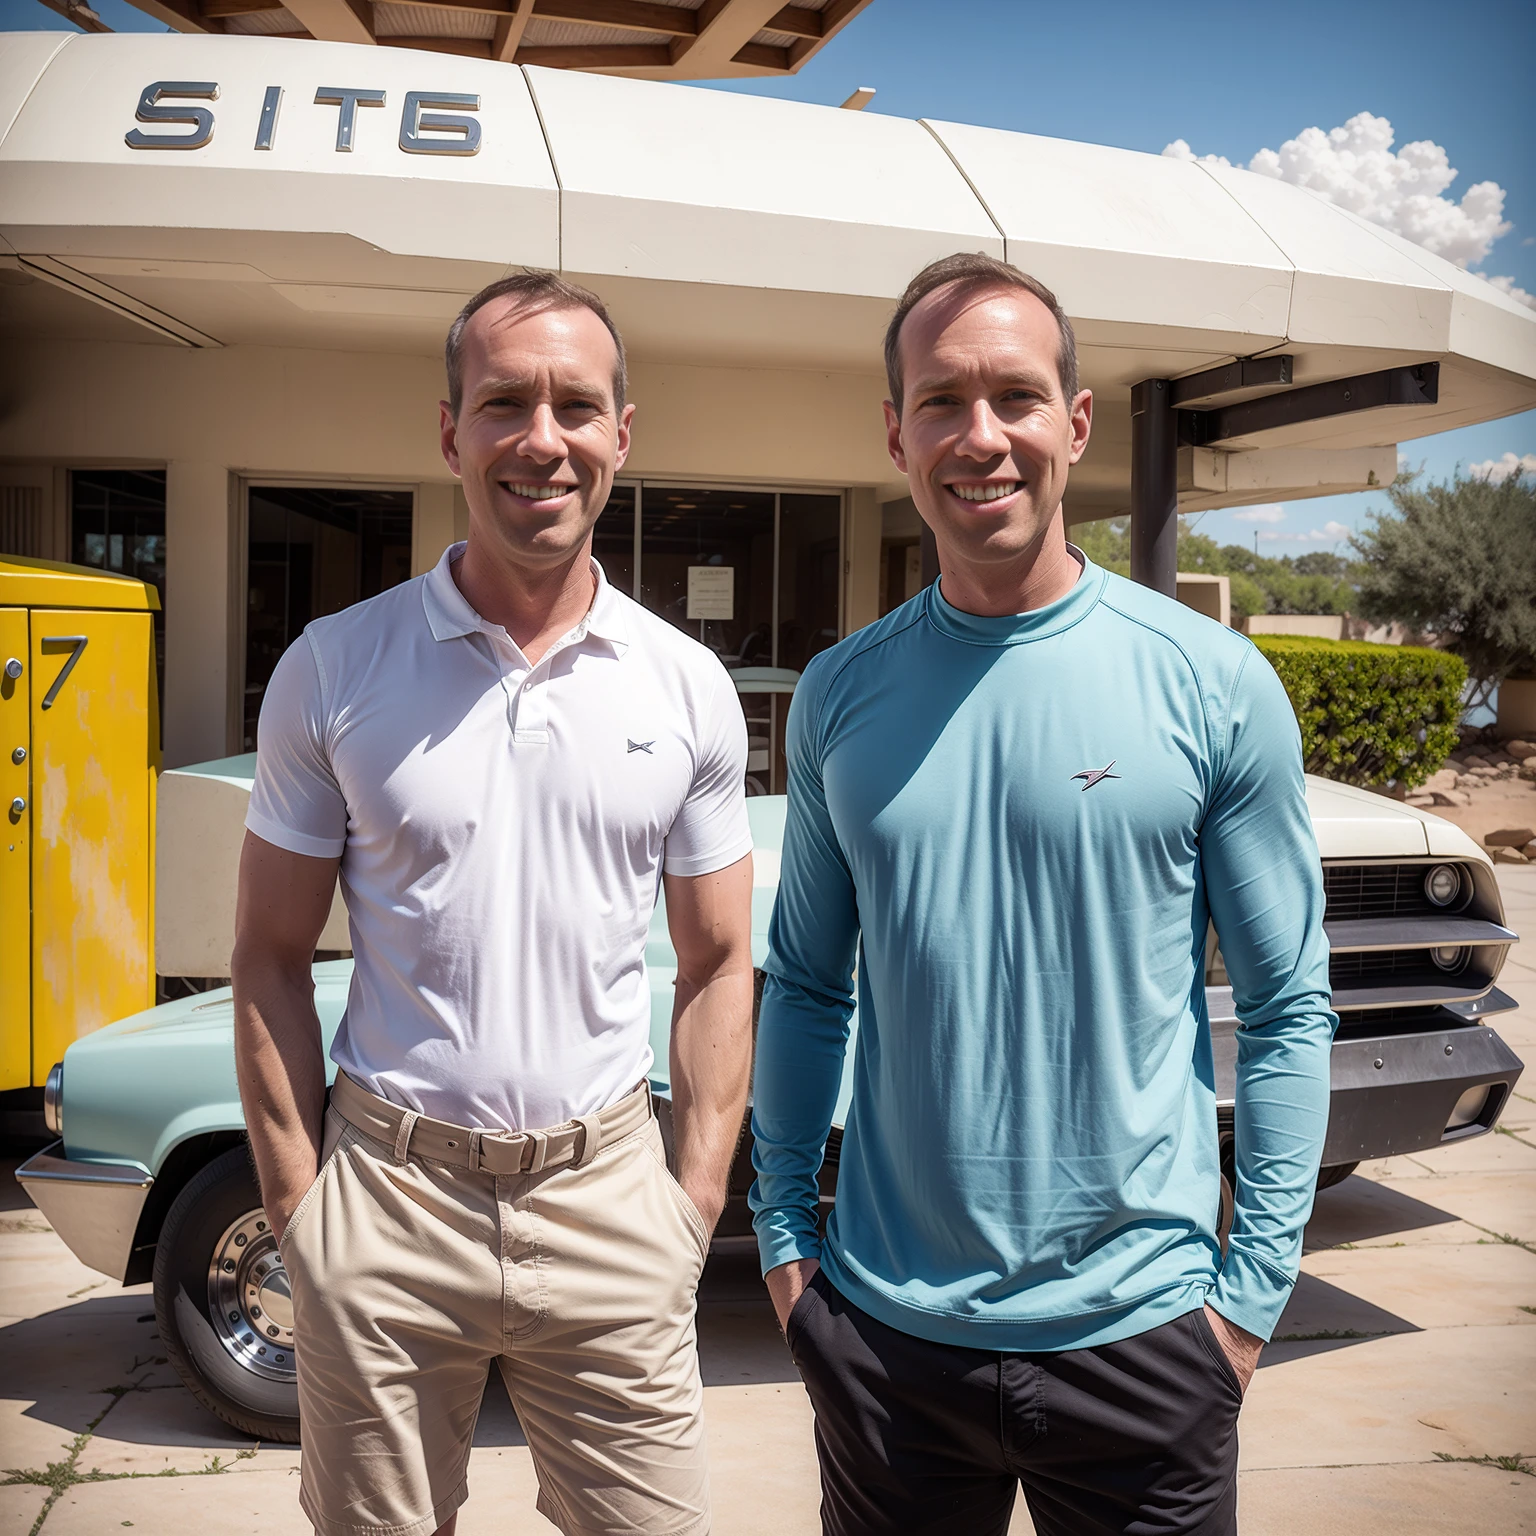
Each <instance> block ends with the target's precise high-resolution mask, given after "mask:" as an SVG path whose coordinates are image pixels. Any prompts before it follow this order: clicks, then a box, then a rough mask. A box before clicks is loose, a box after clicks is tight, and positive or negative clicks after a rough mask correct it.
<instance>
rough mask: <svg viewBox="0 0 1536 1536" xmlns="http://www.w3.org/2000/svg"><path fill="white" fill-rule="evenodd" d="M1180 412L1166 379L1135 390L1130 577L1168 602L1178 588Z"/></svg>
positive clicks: (1142, 383) (1132, 401) (1143, 383)
mask: <svg viewBox="0 0 1536 1536" xmlns="http://www.w3.org/2000/svg"><path fill="white" fill-rule="evenodd" d="M1178 469H1179V412H1177V411H1175V410H1174V408H1173V387H1172V386H1171V385H1170V384H1169V382H1168V380H1167V379H1143V380H1142V382H1141V383H1140V384H1135V385H1133V386H1132V387H1131V578H1132V580H1134V581H1139V582H1140V583H1141V584H1142V585H1143V586H1144V587H1151V588H1152V589H1153V591H1155V592H1161V593H1163V594H1164V596H1166V597H1173V596H1174V595H1175V591H1176V589H1177V587H1178V570H1179V474H1178Z"/></svg>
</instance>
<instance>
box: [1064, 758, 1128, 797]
mask: <svg viewBox="0 0 1536 1536" xmlns="http://www.w3.org/2000/svg"><path fill="white" fill-rule="evenodd" d="M1115 761H1116V760H1115V759H1114V758H1111V759H1110V761H1109V767H1108V768H1084V769H1083V771H1082V772H1081V773H1074V774H1073V775H1072V781H1075V780H1077V779H1082V780H1083V781H1084V782H1083V793H1084V794H1085V795H1086V794H1087V793H1088V791H1089V790H1090V789H1092V788H1093V786H1094V785H1095V784H1097V783H1098V782H1099V780H1100V779H1118V778H1119V777H1120V775H1119V774H1118V773H1111V772H1110V771H1109V769H1110V768H1113V767H1114V766H1115ZM1069 782H1071V781H1069Z"/></svg>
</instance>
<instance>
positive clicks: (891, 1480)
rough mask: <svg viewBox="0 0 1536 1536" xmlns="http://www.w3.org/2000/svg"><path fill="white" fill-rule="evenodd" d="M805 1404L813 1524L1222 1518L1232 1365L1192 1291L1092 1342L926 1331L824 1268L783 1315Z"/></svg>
mask: <svg viewBox="0 0 1536 1536" xmlns="http://www.w3.org/2000/svg"><path fill="white" fill-rule="evenodd" d="M787 1332H788V1336H789V1347H790V1353H791V1354H792V1355H793V1356H794V1360H795V1364H796V1365H797V1366H798V1367H799V1369H800V1374H801V1376H802V1377H803V1378H804V1380H805V1385H806V1390H807V1391H808V1392H809V1393H810V1398H811V1406H812V1407H813V1408H814V1409H815V1412H816V1453H817V1456H818V1458H819V1459H820V1462H821V1491H822V1501H821V1519H822V1530H823V1531H824V1532H825V1536H877V1533H878V1536H885V1533H894V1532H901V1533H903V1536H906V1533H918V1532H921V1533H923V1536H993V1533H997V1536H1001V1533H1002V1532H1004V1531H1006V1529H1007V1527H1008V1520H1009V1516H1010V1514H1011V1512H1012V1509H1013V1500H1014V1495H1015V1490H1016V1488H1017V1487H1018V1485H1019V1484H1021V1483H1022V1484H1023V1487H1024V1497H1025V1499H1026V1500H1027V1502H1028V1504H1029V1512H1030V1515H1031V1517H1032V1518H1033V1520H1034V1522H1035V1529H1036V1531H1037V1532H1039V1536H1084V1533H1094V1536H1097V1533H1100V1532H1102V1533H1105V1536H1108V1533H1111V1532H1113V1533H1115V1536H1232V1533H1235V1532H1236V1530H1237V1415H1238V1409H1239V1408H1240V1407H1241V1406H1242V1393H1241V1391H1240V1390H1239V1388H1238V1384H1237V1376H1236V1374H1235V1373H1234V1371H1233V1369H1232V1366H1231V1364H1230V1363H1229V1362H1228V1360H1227V1358H1226V1356H1225V1354H1223V1352H1222V1349H1221V1345H1220V1344H1219V1343H1217V1341H1216V1336H1215V1334H1214V1333H1212V1332H1211V1326H1210V1324H1209V1323H1208V1322H1207V1321H1206V1318H1205V1312H1204V1310H1203V1309H1199V1310H1196V1311H1194V1312H1191V1313H1189V1314H1188V1315H1187V1316H1185V1317H1181V1318H1178V1319H1177V1320H1176V1321H1174V1322H1171V1323H1166V1324H1164V1325H1163V1326H1162V1327H1160V1328H1154V1329H1152V1330H1151V1331H1150V1332H1148V1333H1144V1334H1140V1335H1138V1336H1137V1337H1135V1338H1130V1339H1124V1340H1122V1341H1121V1342H1119V1343H1116V1344H1101V1345H1099V1346H1097V1347H1096V1348H1093V1349H1073V1350H1065V1351H1062V1352H1060V1353H1052V1354H1036V1355H1020V1354H1000V1353H998V1352H997V1351H995V1350H983V1349H964V1348H961V1347H959V1346H956V1345H952V1344H932V1343H929V1342H928V1341H927V1340H926V1339H919V1338H915V1337H913V1336H912V1335H911V1334H908V1333H901V1332H899V1331H898V1330H896V1329H894V1328H888V1327H887V1326H886V1325H885V1324H884V1323H881V1322H877V1321H876V1320H875V1319H874V1318H872V1317H871V1316H869V1314H868V1313H867V1312H862V1311H860V1310H859V1308H858V1307H856V1306H854V1305H853V1303H852V1302H850V1301H848V1300H847V1299H846V1298H845V1297H843V1296H842V1295H840V1294H839V1293H838V1291H837V1290H836V1289H835V1288H834V1287H833V1285H832V1284H831V1282H830V1281H828V1279H827V1277H826V1274H825V1273H824V1272H822V1273H818V1274H817V1275H816V1277H815V1278H814V1279H813V1280H812V1282H811V1285H810V1287H809V1288H808V1289H807V1290H806V1291H805V1293H804V1294H803V1295H802V1296H801V1297H800V1298H799V1299H798V1300H797V1301H796V1303H795V1306H794V1310H793V1311H792V1312H791V1313H790V1315H789V1327H788V1330H787Z"/></svg>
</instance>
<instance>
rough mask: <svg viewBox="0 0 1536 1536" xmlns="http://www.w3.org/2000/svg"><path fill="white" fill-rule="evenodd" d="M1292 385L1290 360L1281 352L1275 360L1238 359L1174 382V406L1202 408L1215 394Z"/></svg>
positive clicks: (1270, 358)
mask: <svg viewBox="0 0 1536 1536" xmlns="http://www.w3.org/2000/svg"><path fill="white" fill-rule="evenodd" d="M1290 382H1291V357H1290V354H1289V353H1286V352H1282V353H1279V354H1277V355H1276V356H1274V357H1239V358H1237V359H1236V360H1235V361H1233V362H1230V363H1223V364H1222V366H1221V367H1220V368H1207V369H1206V370H1205V372H1204V373H1192V374H1190V375H1189V376H1188V378H1183V379H1175V380H1174V381H1173V403H1174V404H1175V405H1177V406H1190V405H1201V404H1204V402H1205V401H1207V400H1214V399H1216V398H1217V396H1218V395H1235V394H1236V393H1237V392H1238V390H1240V389H1262V388H1270V387H1272V386H1274V385H1276V384H1289V383H1290Z"/></svg>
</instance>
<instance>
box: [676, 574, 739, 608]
mask: <svg viewBox="0 0 1536 1536" xmlns="http://www.w3.org/2000/svg"><path fill="white" fill-rule="evenodd" d="M688 617H689V618H690V619H734V618H735V617H736V567H735V566H734V565H690V566H689V567H688Z"/></svg>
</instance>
